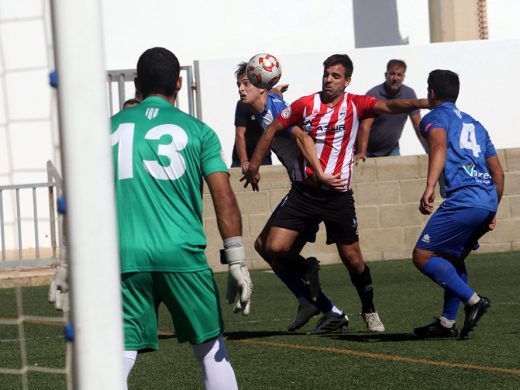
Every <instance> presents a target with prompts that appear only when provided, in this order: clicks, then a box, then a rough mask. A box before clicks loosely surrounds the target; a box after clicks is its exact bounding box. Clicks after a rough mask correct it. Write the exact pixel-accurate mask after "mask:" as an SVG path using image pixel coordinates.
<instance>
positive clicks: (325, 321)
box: [307, 313, 348, 334]
mask: <svg viewBox="0 0 520 390" xmlns="http://www.w3.org/2000/svg"><path fill="white" fill-rule="evenodd" d="M344 326H348V317H347V315H346V314H345V313H341V315H340V316H339V317H332V316H331V317H329V316H327V315H324V316H323V317H321V318H320V320H319V321H318V323H317V324H316V327H315V328H314V329H313V330H311V331H310V332H308V333H307V334H325V333H330V332H333V331H335V330H337V329H341V328H343V327H344Z"/></svg>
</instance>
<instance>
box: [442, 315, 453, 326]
mask: <svg viewBox="0 0 520 390" xmlns="http://www.w3.org/2000/svg"><path fill="white" fill-rule="evenodd" d="M439 321H440V323H441V325H442V326H444V327H445V328H451V327H452V326H453V324H455V320H448V319H447V318H446V317H443V316H440V317H439Z"/></svg>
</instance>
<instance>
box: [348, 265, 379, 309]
mask: <svg viewBox="0 0 520 390" xmlns="http://www.w3.org/2000/svg"><path fill="white" fill-rule="evenodd" d="M349 274H350V280H351V281H352V284H353V285H354V287H355V288H356V290H357V293H358V295H359V299H361V311H362V312H363V313H373V312H375V311H376V309H375V307H374V289H373V287H372V276H371V275H370V269H369V268H368V265H366V264H365V269H364V270H363V272H361V273H360V274H354V273H350V272H349Z"/></svg>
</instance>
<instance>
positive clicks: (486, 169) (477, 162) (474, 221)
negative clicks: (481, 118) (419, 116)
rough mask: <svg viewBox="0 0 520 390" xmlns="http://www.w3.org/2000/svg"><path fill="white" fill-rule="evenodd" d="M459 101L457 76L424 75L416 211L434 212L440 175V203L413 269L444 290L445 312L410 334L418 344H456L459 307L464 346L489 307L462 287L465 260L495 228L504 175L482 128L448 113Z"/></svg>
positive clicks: (422, 237) (420, 242) (415, 253)
mask: <svg viewBox="0 0 520 390" xmlns="http://www.w3.org/2000/svg"><path fill="white" fill-rule="evenodd" d="M458 94H459V78H458V76H457V74H456V73H453V72H451V71H449V70H434V71H432V72H431V73H430V75H429V77H428V100H429V102H430V108H431V109H432V110H431V112H430V113H429V114H428V115H426V116H425V117H424V118H423V120H422V121H421V124H420V129H421V134H422V136H423V137H425V138H426V139H427V141H428V145H429V150H430V152H429V163H428V177H427V182H426V189H425V191H424V194H423V195H422V197H421V200H420V206H419V210H420V211H421V213H422V214H431V213H432V212H433V207H434V205H433V202H434V194H435V192H434V191H435V184H436V183H437V181H438V180H439V177H440V175H441V174H442V175H443V176H444V179H445V185H446V187H445V200H444V202H443V203H442V204H441V205H440V207H439V208H438V209H437V211H435V213H434V214H433V215H432V217H431V218H430V220H429V221H428V223H427V224H426V226H425V228H424V230H423V232H422V233H421V235H420V237H419V239H418V241H417V244H416V246H415V249H414V251H413V262H414V264H415V266H416V267H417V268H418V269H419V270H420V271H421V272H422V273H423V274H425V275H426V276H428V277H429V278H430V279H432V280H433V281H434V282H435V283H437V284H439V285H440V286H441V287H442V288H444V307H443V311H442V314H441V315H440V317H438V318H436V319H435V321H434V322H433V323H431V324H428V325H426V326H423V327H419V328H415V329H414V333H415V334H416V335H417V336H419V337H421V338H429V337H457V335H458V331H457V328H456V326H455V320H456V317H457V312H458V309H459V305H460V302H462V303H464V305H465V309H464V310H465V314H466V317H465V320H464V325H463V327H462V329H461V331H460V338H461V339H463V338H465V337H466V336H467V335H468V333H469V332H471V331H472V330H473V328H474V327H475V325H476V324H477V322H478V321H479V320H480V318H481V317H482V315H483V314H484V313H485V312H486V311H487V309H488V308H489V307H490V306H491V302H490V300H489V299H488V298H486V297H482V296H479V295H478V294H477V293H476V292H475V291H473V290H472V289H471V288H470V287H469V285H468V283H467V271H466V266H465V263H464V260H465V258H466V257H467V256H468V254H469V253H470V252H471V250H473V249H477V248H478V239H479V238H480V237H482V236H483V235H484V234H485V233H486V232H488V231H490V230H492V229H494V227H495V224H496V218H495V214H496V212H497V207H498V203H499V202H500V199H501V197H502V192H503V189H504V172H503V170H502V166H501V165H500V161H499V160H498V157H497V154H496V151H495V148H494V146H493V143H492V142H491V139H490V138H489V134H488V132H487V131H486V129H485V128H484V126H482V125H481V124H480V123H479V122H478V121H476V120H475V119H473V118H472V117H471V116H469V115H468V114H466V113H464V112H461V111H459V109H458V108H457V107H456V106H455V101H456V100H457V96H458Z"/></svg>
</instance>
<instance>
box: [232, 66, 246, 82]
mask: <svg viewBox="0 0 520 390" xmlns="http://www.w3.org/2000/svg"><path fill="white" fill-rule="evenodd" d="M246 69H247V62H241V63H240V64H238V65H237V70H235V77H236V78H237V80H238V78H239V77H242V76H243V75H245V74H246Z"/></svg>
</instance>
